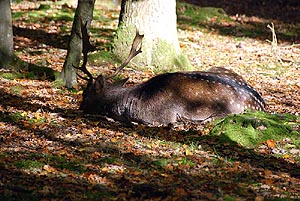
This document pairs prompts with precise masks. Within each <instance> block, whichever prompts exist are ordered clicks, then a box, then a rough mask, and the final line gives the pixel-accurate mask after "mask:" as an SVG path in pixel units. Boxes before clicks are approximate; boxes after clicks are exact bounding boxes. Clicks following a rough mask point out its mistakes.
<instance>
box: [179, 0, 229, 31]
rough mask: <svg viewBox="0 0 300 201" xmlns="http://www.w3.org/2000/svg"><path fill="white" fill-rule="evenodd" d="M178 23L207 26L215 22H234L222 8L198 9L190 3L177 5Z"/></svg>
mask: <svg viewBox="0 0 300 201" xmlns="http://www.w3.org/2000/svg"><path fill="white" fill-rule="evenodd" d="M177 15H178V22H179V23H181V24H186V25H187V24H188V25H189V26H197V27H198V26H199V25H201V24H202V25H204V26H205V25H206V24H208V23H210V22H211V21H213V22H214V23H220V22H222V21H224V20H226V21H229V22H230V21H233V20H232V19H231V18H230V17H229V16H228V15H227V14H226V13H225V11H224V10H223V9H222V8H215V7H198V6H194V5H192V4H188V3H177Z"/></svg>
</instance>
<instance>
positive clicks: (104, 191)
mask: <svg viewBox="0 0 300 201" xmlns="http://www.w3.org/2000/svg"><path fill="white" fill-rule="evenodd" d="M96 2H97V3H96V7H95V11H94V20H93V23H92V27H91V32H92V36H91V40H92V42H93V43H94V44H96V45H97V47H98V51H97V52H94V53H93V54H91V55H90V57H89V68H90V69H91V71H92V72H93V73H94V74H100V73H110V72H112V71H113V69H115V68H116V66H118V65H119V64H120V61H118V60H117V59H116V58H115V57H114V56H113V55H112V54H111V53H110V51H109V50H110V49H111V42H112V39H113V36H114V34H115V31H116V28H117V24H118V17H119V16H118V15H119V9H120V8H119V6H118V5H116V4H114V3H113V2H112V1H96ZM73 3H74V2H69V1H56V2H48V1H36V2H30V1H20V2H13V4H12V12H13V28H14V47H15V52H16V54H17V55H18V57H19V58H20V59H21V60H23V61H24V62H28V63H31V64H32V65H34V66H38V67H47V68H49V69H52V70H54V71H55V72H59V71H60V70H61V68H62V65H63V62H64V59H65V57H66V49H67V45H68V44H67V43H68V36H69V34H70V29H71V25H72V20H73V15H74V11H75V8H76V5H74V4H73ZM75 3H76V2H75ZM177 17H178V34H179V41H180V46H181V48H182V51H183V53H184V54H185V55H186V56H187V57H188V59H189V60H190V61H191V63H192V64H193V66H194V67H195V69H197V70H205V69H208V68H210V67H212V66H225V67H227V68H230V69H232V70H234V71H235V72H237V73H238V74H240V75H242V76H243V77H244V78H245V79H246V80H247V81H248V82H249V83H250V84H251V85H252V86H253V87H254V88H256V89H257V90H258V91H259V92H260V93H261V94H262V97H263V98H264V99H265V101H266V104H267V113H261V112H256V113H250V112H246V113H245V114H241V115H231V116H229V117H227V118H224V119H221V120H217V121H215V122H211V123H209V124H207V125H178V126H177V127H158V128H157V127H148V126H144V125H131V126H128V125H123V124H121V123H119V122H114V121H112V120H110V119H106V118H103V117H99V116H97V115H96V116H91V115H83V114H82V113H81V112H80V111H78V106H79V103H80V101H81V95H82V89H83V88H84V86H85V83H84V82H83V81H80V84H79V86H78V87H77V88H75V89H73V90H68V89H66V88H64V87H63V86H61V84H60V83H59V82H58V81H53V80H52V78H53V76H54V77H55V73H54V74H53V75H52V77H51V76H49V74H48V73H47V72H45V71H44V68H43V70H42V71H40V72H39V71H28V72H19V73H15V72H11V71H6V70H1V71H0V199H1V200H258V201H259V200H296V199H300V149H299V148H300V145H299V141H300V118H299V113H300V95H299V91H300V45H299V42H300V38H299V36H300V33H299V30H300V6H299V3H298V1H283V0H282V1H267V0H266V1H250V0H246V1H242V2H241V1H235V0H231V1H204V0H203V1H193V0H190V1H178V2H177ZM271 23H273V24H274V27H275V33H276V36H277V41H275V40H274V39H273V38H272V37H273V36H272V31H271V29H270V28H268V27H267V26H268V25H270V26H271ZM51 72H52V71H51ZM157 73H160V72H153V71H151V69H149V70H147V71H137V70H135V68H134V64H131V66H129V67H128V68H126V69H125V70H124V72H123V73H122V76H123V77H128V76H129V77H130V84H134V83H139V82H141V81H145V80H147V79H149V78H150V77H152V76H154V75H155V74H157Z"/></svg>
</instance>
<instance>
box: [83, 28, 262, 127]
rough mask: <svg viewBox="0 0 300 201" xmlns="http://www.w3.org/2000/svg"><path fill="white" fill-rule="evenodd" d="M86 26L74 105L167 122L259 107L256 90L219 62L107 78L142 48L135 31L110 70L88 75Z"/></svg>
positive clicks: (138, 119)
mask: <svg viewBox="0 0 300 201" xmlns="http://www.w3.org/2000/svg"><path fill="white" fill-rule="evenodd" d="M89 38H90V36H89V35H88V33H87V30H86V27H85V26H82V40H83V50H82V52H83V57H84V59H83V64H82V65H81V67H80V68H78V69H79V70H80V71H82V72H83V73H84V74H85V75H86V76H87V78H86V77H83V76H80V77H81V78H83V79H86V80H87V86H86V88H85V90H84V91H83V95H82V102H81V104H80V110H82V111H83V113H85V114H100V115H104V116H106V117H110V118H112V119H114V120H117V121H120V122H126V123H128V122H129V123H130V122H136V123H140V124H148V125H169V124H174V123H176V122H182V121H183V122H185V121H189V122H207V121H211V120H214V119H216V118H223V117H225V116H227V115H229V114H239V113H243V112H244V111H245V110H246V109H248V110H258V111H265V102H264V100H263V98H262V97H261V95H260V94H259V93H258V92H257V91H256V90H255V89H254V88H253V87H251V86H250V85H249V84H248V83H247V82H246V81H245V80H244V79H243V78H242V77H241V76H240V75H238V74H237V73H235V72H234V71H232V70H229V69H226V68H224V67H213V68H210V69H209V70H207V71H179V72H168V73H163V74H159V75H156V76H154V77H152V78H151V79H149V80H148V81H146V82H143V83H140V84H135V85H132V86H126V82H127V81H128V79H129V78H125V79H122V80H118V81H109V79H110V78H112V77H114V76H116V75H117V74H118V73H119V72H120V71H121V70H122V69H123V68H124V67H125V66H126V65H127V64H128V63H129V62H130V61H131V60H132V59H133V58H134V57H135V56H136V55H138V54H139V53H141V52H142V50H141V48H142V39H143V35H140V34H139V32H138V31H137V33H136V36H135V38H134V40H133V43H132V46H131V50H130V53H129V56H128V58H127V59H126V60H125V61H124V62H123V63H122V64H121V65H120V67H119V68H117V70H116V71H115V73H113V74H112V75H110V76H106V77H105V76H104V75H102V74H100V75H99V76H98V77H97V78H94V77H93V76H92V74H91V73H90V72H89V71H88V70H87V68H86V64H87V54H88V52H89V50H90V49H91V47H92V45H91V44H90V42H89Z"/></svg>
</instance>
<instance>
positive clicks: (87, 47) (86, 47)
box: [73, 21, 95, 83]
mask: <svg viewBox="0 0 300 201" xmlns="http://www.w3.org/2000/svg"><path fill="white" fill-rule="evenodd" d="M87 23H88V22H86V23H85V24H83V22H82V21H81V34H82V54H83V63H82V65H81V66H80V67H76V66H74V65H73V67H74V68H77V69H78V70H81V71H82V72H83V73H85V74H86V75H87V76H88V78H85V77H83V76H81V75H79V74H78V73H77V75H78V76H79V77H80V78H82V79H84V80H87V81H88V82H89V83H92V82H93V79H94V77H93V76H92V74H91V73H90V72H89V71H88V70H87V68H86V64H87V58H88V53H89V52H90V51H93V50H94V49H95V47H94V46H93V45H91V43H90V35H89V34H88V30H87Z"/></svg>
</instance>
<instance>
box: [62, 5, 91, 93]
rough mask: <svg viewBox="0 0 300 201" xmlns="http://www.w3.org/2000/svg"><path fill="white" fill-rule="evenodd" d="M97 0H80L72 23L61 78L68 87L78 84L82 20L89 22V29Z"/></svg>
mask: <svg viewBox="0 0 300 201" xmlns="http://www.w3.org/2000/svg"><path fill="white" fill-rule="evenodd" d="M94 5H95V0H78V5H77V8H76V12H75V16H74V21H73V25H72V31H71V38H70V42H69V47H68V53H67V57H66V60H65V63H64V66H63V69H62V72H61V79H62V80H63V82H64V84H65V86H66V87H67V88H72V87H74V86H75V85H77V74H76V73H77V69H75V68H74V66H76V67H78V66H79V63H80V59H81V52H82V37H81V21H82V22H83V23H86V22H87V29H88V30H89V27H90V24H91V21H92V19H93V11H94Z"/></svg>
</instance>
